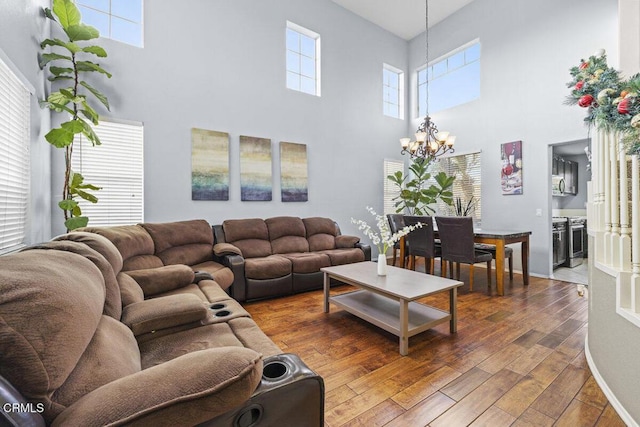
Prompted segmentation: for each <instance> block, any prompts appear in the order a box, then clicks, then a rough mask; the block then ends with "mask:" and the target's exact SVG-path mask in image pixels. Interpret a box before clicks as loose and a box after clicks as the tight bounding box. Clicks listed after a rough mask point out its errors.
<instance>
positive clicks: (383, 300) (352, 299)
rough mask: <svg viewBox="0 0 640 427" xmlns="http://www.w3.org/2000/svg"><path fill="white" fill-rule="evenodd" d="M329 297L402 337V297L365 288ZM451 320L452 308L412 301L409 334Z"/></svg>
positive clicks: (332, 300) (339, 304) (409, 309)
mask: <svg viewBox="0 0 640 427" xmlns="http://www.w3.org/2000/svg"><path fill="white" fill-rule="evenodd" d="M329 300H330V301H331V302H332V303H333V304H334V305H336V306H338V307H340V308H342V309H344V310H345V311H347V312H349V313H351V314H353V315H355V316H358V317H360V318H361V319H364V320H366V321H367V322H369V323H371V324H373V325H376V326H377V327H379V328H381V329H384V330H385V331H387V332H390V333H392V334H394V335H395V336H398V337H402V330H401V327H402V325H401V320H400V316H399V313H400V302H399V301H396V300H393V299H390V298H389V297H385V296H381V295H377V294H375V293H373V292H369V291H365V290H360V291H354V292H348V293H345V294H341V295H336V296H332V297H330V298H329ZM450 320H451V314H450V313H449V312H446V311H442V310H439V309H437V308H433V307H430V306H428V305H424V304H420V303H418V302H413V301H412V302H409V304H408V325H407V338H408V337H412V336H414V335H416V334H419V333H421V332H424V331H426V330H427V329H431V328H433V327H434V326H436V325H439V324H440V323H444V322H448V321H450Z"/></svg>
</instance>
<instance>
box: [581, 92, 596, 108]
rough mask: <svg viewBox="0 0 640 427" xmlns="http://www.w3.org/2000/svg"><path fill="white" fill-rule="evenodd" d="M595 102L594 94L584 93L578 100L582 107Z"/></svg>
mask: <svg viewBox="0 0 640 427" xmlns="http://www.w3.org/2000/svg"><path fill="white" fill-rule="evenodd" d="M591 104H593V96H591V95H582V96H581V97H580V99H579V100H578V105H579V106H581V107H585V108H586V107H588V106H590V105H591Z"/></svg>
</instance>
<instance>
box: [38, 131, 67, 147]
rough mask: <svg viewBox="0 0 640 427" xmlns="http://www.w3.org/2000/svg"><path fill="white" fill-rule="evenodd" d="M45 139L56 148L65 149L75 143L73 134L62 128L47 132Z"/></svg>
mask: <svg viewBox="0 0 640 427" xmlns="http://www.w3.org/2000/svg"><path fill="white" fill-rule="evenodd" d="M44 138H45V139H46V140H47V141H48V142H49V144H51V145H53V146H54V147H57V148H64V147H67V146H69V145H70V144H71V143H72V142H73V132H69V131H68V130H66V129H62V128H55V129H51V130H50V131H49V132H47V134H46V135H45V136H44Z"/></svg>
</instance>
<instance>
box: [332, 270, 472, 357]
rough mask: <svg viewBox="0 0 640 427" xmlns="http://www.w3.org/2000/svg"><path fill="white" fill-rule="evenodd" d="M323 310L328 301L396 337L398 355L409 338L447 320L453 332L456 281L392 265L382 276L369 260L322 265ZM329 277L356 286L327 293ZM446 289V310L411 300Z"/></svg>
mask: <svg viewBox="0 0 640 427" xmlns="http://www.w3.org/2000/svg"><path fill="white" fill-rule="evenodd" d="M321 271H322V272H323V273H324V312H325V313H329V302H332V303H333V304H334V305H336V306H338V307H340V308H342V309H343V310H345V311H348V312H349V313H351V314H353V315H355V316H358V317H360V318H361V319H364V320H366V321H367V322H369V323H371V324H373V325H376V326H378V327H379V328H382V329H384V330H385V331H387V332H390V333H392V334H394V335H396V336H398V337H399V338H400V354H401V355H403V356H406V355H407V354H408V353H409V337H412V336H414V335H416V334H419V333H421V332H424V331H426V330H427V329H431V328H433V327H434V326H436V325H439V324H440V323H444V322H447V321H449V330H450V332H451V333H452V334H453V333H455V332H456V331H457V313H456V300H457V296H458V287H460V286H462V285H463V283H462V282H459V281H457V280H451V279H446V278H443V277H438V276H432V275H430V274H425V273H420V272H417V271H412V270H406V269H404V268H398V267H393V266H388V267H387V275H386V276H378V273H377V264H376V263H374V262H370V261H365V262H358V263H354V264H346V265H339V266H335V267H325V268H322V269H321ZM331 279H335V280H338V281H340V282H343V283H347V284H349V285H352V286H355V287H357V288H360V289H359V290H357V291H353V292H348V293H344V294H340V295H335V296H331V295H330V282H331ZM445 291H449V311H448V312H447V311H443V310H440V309H437V308H434V307H430V306H428V305H425V304H421V303H418V302H416V301H415V300H417V299H420V298H423V297H426V296H429V295H433V294H437V293H439V292H445Z"/></svg>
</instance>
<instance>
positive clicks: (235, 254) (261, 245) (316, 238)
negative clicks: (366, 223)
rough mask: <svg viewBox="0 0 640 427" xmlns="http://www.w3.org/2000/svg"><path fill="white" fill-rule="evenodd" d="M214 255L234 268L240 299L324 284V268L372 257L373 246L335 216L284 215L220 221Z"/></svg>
mask: <svg viewBox="0 0 640 427" xmlns="http://www.w3.org/2000/svg"><path fill="white" fill-rule="evenodd" d="M213 230H214V238H215V240H214V248H213V251H214V254H215V255H216V256H217V257H218V258H219V259H220V262H221V263H223V264H224V265H226V266H227V267H229V268H230V269H231V270H232V271H233V277H234V279H233V284H232V286H231V291H232V293H231V294H232V295H233V297H234V298H235V299H236V300H238V301H247V300H255V299H261V298H269V297H276V296H282V295H289V294H292V293H297V292H303V291H307V290H311V289H320V288H321V287H322V283H323V282H322V272H321V271H320V269H321V268H322V267H329V266H332V265H340V264H347V263H353V262H361V261H365V260H370V259H371V248H370V247H369V246H368V245H365V244H362V243H360V239H359V238H358V237H354V236H345V235H342V234H341V233H340V228H339V227H338V225H337V224H336V223H335V222H334V221H333V220H331V219H330V218H320V217H313V218H303V219H301V218H298V217H291V216H280V217H274V218H268V219H259V218H251V219H231V220H226V221H224V222H223V223H222V224H220V225H214V226H213Z"/></svg>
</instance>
